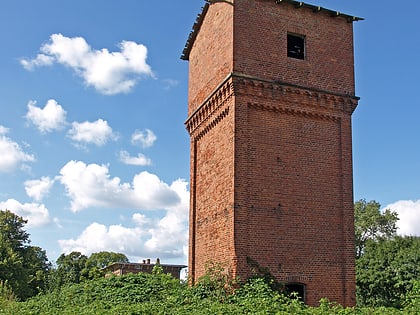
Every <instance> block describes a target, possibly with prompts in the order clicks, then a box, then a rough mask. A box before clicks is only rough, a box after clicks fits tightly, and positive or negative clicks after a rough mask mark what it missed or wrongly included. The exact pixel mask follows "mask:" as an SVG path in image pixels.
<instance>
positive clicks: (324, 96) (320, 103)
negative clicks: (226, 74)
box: [234, 74, 359, 119]
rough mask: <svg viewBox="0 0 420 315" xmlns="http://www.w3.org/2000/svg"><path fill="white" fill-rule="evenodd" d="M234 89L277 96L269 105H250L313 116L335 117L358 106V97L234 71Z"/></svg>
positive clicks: (262, 95) (273, 97)
mask: <svg viewBox="0 0 420 315" xmlns="http://www.w3.org/2000/svg"><path fill="white" fill-rule="evenodd" d="M235 77H236V78H237V80H235V81H234V82H235V84H234V89H235V93H237V94H238V95H239V94H246V95H250V96H255V97H261V98H270V99H278V100H279V102H277V103H276V102H274V103H273V102H271V103H270V105H262V104H256V103H260V102H250V103H248V105H249V106H252V107H255V108H259V109H264V110H271V111H278V112H288V113H300V114H302V115H303V114H305V115H312V117H318V118H326V119H337V118H338V117H340V116H342V114H343V113H345V114H347V115H351V114H352V113H353V111H354V110H355V109H356V107H357V103H358V100H359V98H358V97H356V96H352V95H347V94H340V93H335V92H330V91H324V90H320V89H313V88H307V87H302V86H298V85H292V84H288V83H284V82H280V81H266V80H261V79H258V78H253V77H249V76H245V75H241V74H236V75H235Z"/></svg>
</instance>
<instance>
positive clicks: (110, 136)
mask: <svg viewBox="0 0 420 315" xmlns="http://www.w3.org/2000/svg"><path fill="white" fill-rule="evenodd" d="M68 136H69V137H70V139H72V140H73V141H75V142H77V143H82V144H95V145H97V146H103V145H105V144H106V143H107V142H108V140H115V139H117V138H118V137H117V135H116V134H114V132H113V131H112V128H111V127H110V126H109V125H108V122H107V121H106V120H102V119H98V120H97V121H94V122H89V121H85V122H82V123H78V122H73V123H72V128H71V129H70V130H69V131H68Z"/></svg>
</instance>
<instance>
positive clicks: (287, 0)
mask: <svg viewBox="0 0 420 315" xmlns="http://www.w3.org/2000/svg"><path fill="white" fill-rule="evenodd" d="M205 1H206V3H205V5H204V6H203V8H202V11H201V13H200V14H198V16H197V19H196V21H195V23H194V25H193V28H192V30H191V32H190V35H189V36H188V39H187V42H186V44H185V47H184V50H183V51H182V55H181V59H182V60H188V59H189V56H190V51H191V48H192V46H193V44H194V41H195V38H196V37H197V34H198V32H199V31H200V27H201V23H202V22H203V20H204V17H205V16H206V13H207V11H208V9H209V6H210V5H211V4H213V3H217V2H226V3H230V4H232V5H233V2H231V1H232V0H205ZM271 1H274V2H275V3H276V4H279V5H282V4H290V5H293V6H294V7H295V8H297V9H299V8H305V9H308V10H312V12H314V13H318V12H325V13H327V14H329V15H330V16H331V17H341V18H345V19H346V20H347V22H348V23H352V22H354V21H360V20H364V19H363V18H360V17H357V16H352V15H348V14H344V13H341V12H339V11H334V10H330V9H326V8H323V7H320V6H316V5H312V4H308V3H305V2H302V1H294V0H271Z"/></svg>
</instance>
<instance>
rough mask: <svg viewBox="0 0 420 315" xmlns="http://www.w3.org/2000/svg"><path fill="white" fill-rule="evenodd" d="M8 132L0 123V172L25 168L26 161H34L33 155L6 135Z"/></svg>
mask: <svg viewBox="0 0 420 315" xmlns="http://www.w3.org/2000/svg"><path fill="white" fill-rule="evenodd" d="M8 132H9V129H7V128H6V127H4V126H1V125H0V173H1V172H11V171H14V170H15V169H16V168H18V167H21V168H25V167H27V165H26V162H34V161H35V157H34V155H32V154H29V153H26V152H24V150H23V149H22V148H21V146H20V145H19V144H17V143H16V142H14V141H13V140H12V139H10V138H9V137H7V136H6V134H7V133H8Z"/></svg>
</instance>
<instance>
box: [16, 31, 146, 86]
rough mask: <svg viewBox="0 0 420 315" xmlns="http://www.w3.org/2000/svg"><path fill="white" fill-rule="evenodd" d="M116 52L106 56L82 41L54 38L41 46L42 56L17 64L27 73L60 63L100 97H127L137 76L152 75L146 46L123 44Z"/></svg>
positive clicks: (56, 36)
mask: <svg viewBox="0 0 420 315" xmlns="http://www.w3.org/2000/svg"><path fill="white" fill-rule="evenodd" d="M119 48H120V51H119V52H109V51H108V50H107V49H106V48H103V49H101V50H95V49H92V48H91V47H90V46H89V44H88V43H87V42H86V40H85V39H84V38H82V37H73V38H70V37H66V36H63V35H62V34H53V35H51V36H50V41H49V42H48V43H47V44H44V45H43V46H41V54H38V55H37V57H36V58H34V59H32V60H31V59H29V60H28V59H22V60H21V61H20V62H21V64H22V66H23V67H24V68H25V69H27V70H32V69H34V68H35V67H38V66H46V65H51V64H52V63H53V62H56V63H60V64H62V65H65V66H67V67H69V68H71V69H72V70H74V71H75V72H76V73H77V74H78V75H79V76H80V77H82V78H83V80H84V82H85V84H86V85H87V86H93V87H94V88H95V89H96V90H98V91H99V92H100V93H103V94H117V93H127V92H129V91H131V89H132V88H133V87H134V85H135V84H136V82H137V80H138V79H139V77H140V76H142V75H146V76H152V77H153V72H152V70H151V68H150V66H149V65H148V64H147V62H146V59H147V48H146V46H144V45H141V44H137V43H135V42H133V41H122V42H121V43H120V44H119Z"/></svg>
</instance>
